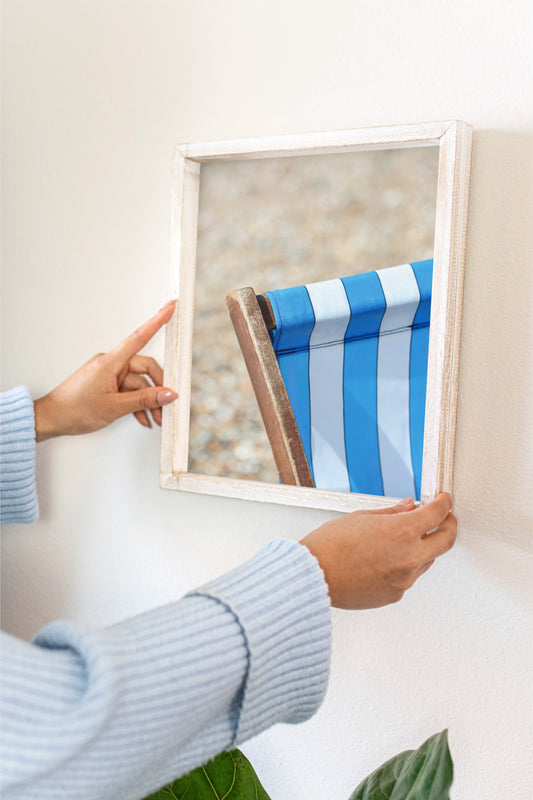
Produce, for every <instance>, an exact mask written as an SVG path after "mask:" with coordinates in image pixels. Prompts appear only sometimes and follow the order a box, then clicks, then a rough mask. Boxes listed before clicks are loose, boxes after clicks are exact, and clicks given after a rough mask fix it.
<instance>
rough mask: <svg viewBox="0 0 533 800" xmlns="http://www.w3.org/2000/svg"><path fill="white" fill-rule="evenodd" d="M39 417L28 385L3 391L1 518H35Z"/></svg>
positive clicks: (0, 410) (0, 419)
mask: <svg viewBox="0 0 533 800" xmlns="http://www.w3.org/2000/svg"><path fill="white" fill-rule="evenodd" d="M38 516H39V505H38V502H37V492H36V489H35V419H34V413H33V402H32V399H31V397H30V393H29V391H28V389H27V388H26V387H25V386H18V387H17V388H16V389H11V390H10V391H9V392H3V393H2V394H0V522H2V523H5V522H35V521H36V519H37V518H38Z"/></svg>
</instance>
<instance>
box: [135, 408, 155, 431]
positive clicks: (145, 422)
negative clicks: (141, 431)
mask: <svg viewBox="0 0 533 800" xmlns="http://www.w3.org/2000/svg"><path fill="white" fill-rule="evenodd" d="M133 416H134V417H135V419H136V420H137V421H138V422H140V423H141V425H142V426H143V428H151V427H152V423H151V422H150V420H149V419H148V414H147V413H146V411H134V412H133Z"/></svg>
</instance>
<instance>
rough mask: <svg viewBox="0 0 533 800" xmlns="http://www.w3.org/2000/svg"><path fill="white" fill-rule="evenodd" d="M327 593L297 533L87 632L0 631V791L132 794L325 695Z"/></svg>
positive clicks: (293, 718)
mask: <svg viewBox="0 0 533 800" xmlns="http://www.w3.org/2000/svg"><path fill="white" fill-rule="evenodd" d="M329 654H330V623H329V601H328V597H327V590H326V584H325V582H324V579H323V576H322V573H321V570H320V568H319V567H318V564H317V562H316V561H315V559H314V558H313V556H312V555H311V554H310V553H309V551H308V550H307V549H306V548H305V547H303V546H302V545H299V544H297V543H296V542H292V541H287V540H277V541H274V542H271V543H269V544H268V545H266V546H265V547H264V548H263V549H262V550H260V551H259V553H258V554H257V555H256V556H255V557H254V558H252V559H251V560H250V561H248V562H246V563H245V564H244V565H242V566H241V567H238V568H237V569H236V570H233V571H232V572H230V573H229V574H227V575H225V576H223V577H222V578H220V579H218V580H215V581H213V582H212V583H210V584H209V585H208V586H206V587H204V588H203V589H199V590H198V591H197V592H196V593H193V594H191V595H188V596H186V597H184V598H183V599H182V600H180V601H178V602H176V603H171V604H169V605H166V606H163V607H161V608H159V609H155V610H153V611H150V612H148V613H146V614H143V615H141V616H138V617H135V618H133V619H130V620H127V621H126V622H123V623H120V624H118V625H115V626H113V627H111V628H107V629H103V630H98V629H92V628H88V627H84V626H80V625H75V624H73V623H69V622H56V623H53V624H51V625H49V626H47V627H46V628H44V629H43V631H42V632H41V633H40V634H39V635H38V636H37V638H36V640H35V641H34V642H33V643H31V644H30V643H27V642H22V641H20V640H18V639H15V638H13V637H10V636H7V635H5V634H4V637H3V640H2V652H1V657H2V683H3V690H2V709H1V711H2V750H3V763H2V783H1V787H2V792H1V796H2V797H3V798H4V799H5V800H22V798H24V799H25V800H26V799H27V798H28V797H37V796H38V797H39V798H40V800H60V799H61V800H63V799H64V800H67V799H68V800H71V799H72V798H73V797H75V798H76V800H110V798H113V800H118V799H119V798H124V800H140V798H143V797H146V795H148V794H149V793H151V792H153V791H155V789H157V788H159V787H160V786H162V785H163V784H165V783H167V782H169V781H170V780H172V779H174V778H177V777H178V776H180V775H182V774H185V773H186V772H188V771H189V770H191V769H192V768H194V767H195V766H198V765H199V764H202V763H205V762H206V761H207V760H209V759H210V758H211V757H213V756H214V755H216V754H217V753H218V752H221V751H222V750H224V749H228V748H231V747H233V746H234V745H235V744H236V743H237V742H240V741H243V740H244V739H248V738H249V737H251V736H254V735H255V734H258V733H260V732H261V731H262V730H264V729H266V728H267V727H269V726H270V725H272V724H274V723H276V722H301V721H303V720H305V719H307V718H308V717H310V716H311V715H312V714H313V713H314V712H315V711H316V709H317V708H318V707H319V705H320V703H321V701H322V698H323V696H324V693H325V690H326V685H327V679H328V665H329Z"/></svg>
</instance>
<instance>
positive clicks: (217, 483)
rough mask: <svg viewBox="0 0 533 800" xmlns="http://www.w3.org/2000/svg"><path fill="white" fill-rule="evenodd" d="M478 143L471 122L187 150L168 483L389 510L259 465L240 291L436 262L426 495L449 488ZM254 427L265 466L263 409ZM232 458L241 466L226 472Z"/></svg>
mask: <svg viewBox="0 0 533 800" xmlns="http://www.w3.org/2000/svg"><path fill="white" fill-rule="evenodd" d="M471 141H472V128H471V126H470V125H468V124H467V123H465V122H461V121H456V120H453V121H447V122H432V123H425V124H417V125H394V126H386V127H376V128H362V129H354V130H342V131H327V132H322V133H304V134H295V135H284V136H272V137H266V138H256V139H245V140H234V141H221V142H203V143H196V144H182V145H178V146H177V147H176V151H175V157H174V174H173V189H172V205H171V232H170V290H169V297H175V298H177V301H178V302H177V304H176V312H175V314H174V316H173V318H172V320H171V321H170V323H169V324H168V326H167V333H166V343H165V385H166V386H169V387H171V388H172V389H174V390H175V391H176V392H178V394H179V398H178V400H176V402H175V403H172V404H171V405H170V406H167V407H165V408H164V410H163V429H162V451H161V486H162V487H163V488H166V489H173V490H180V491H189V492H198V493H204V494H213V495H221V496H226V497H234V498H243V499H247V500H259V501H264V502H273V503H281V504H289V505H296V506H306V507H312V508H322V509H331V510H338V511H350V510H355V509H358V508H379V507H385V506H388V505H391V501H393V500H394V499H395V498H392V497H390V496H384V495H378V494H361V493H358V492H354V491H337V490H332V489H321V488H314V487H309V486H298V485H287V484H283V483H281V482H280V480H279V475H278V474H277V472H276V469H275V465H274V461H273V460H272V464H271V465H270V466H269V465H267V468H266V469H265V472H264V475H263V473H262V472H261V471H260V470H259V469H255V467H254V469H252V467H251V466H250V465H253V463H255V461H257V460H258V456H257V452H256V449H257V448H255V445H252V444H249V443H248V441H247V433H246V430H245V428H246V425H245V423H246V424H248V421H249V418H251V417H252V416H253V415H254V413H255V398H254V397H253V393H252V392H251V390H250V388H249V387H248V386H247V384H245V382H244V381H246V380H248V379H247V377H246V372H245V369H244V362H243V359H242V354H241V352H240V350H239V347H238V344H237V341H236V339H235V336H234V333H233V329H232V326H231V323H230V320H229V316H228V315H227V311H226V308H225V302H224V301H225V296H226V295H227V294H228V293H230V292H232V291H233V290H235V289H238V288H239V287H240V286H246V285H251V286H253V287H254V289H256V288H257V289H258V291H259V290H260V291H267V290H269V289H279V288H285V286H290V285H291V281H293V282H294V281H295V280H296V282H298V280H299V278H294V274H296V275H297V276H298V275H300V274H303V275H304V278H303V279H302V280H301V281H300V282H301V283H306V284H307V283H308V279H309V278H311V280H313V281H315V280H323V279H324V280H328V279H330V278H333V277H336V278H339V277H341V276H344V275H348V274H352V273H353V272H354V271H355V272H366V271H369V270H371V269H375V268H376V267H387V266H392V264H394V263H398V259H400V260H401V261H402V262H403V261H406V260H409V261H418V260H419V259H420V258H432V260H433V282H432V290H431V322H430V326H429V347H428V356H427V384H426V395H425V396H426V402H425V422H424V426H423V459H422V467H421V489H420V499H421V502H427V501H428V500H430V499H432V498H433V497H434V496H435V495H436V494H437V493H438V492H440V491H451V490H452V486H453V461H454V447H455V428H456V410H457V392H458V373H459V348H460V338H461V319H462V299H463V278H464V266H465V244H466V230H467V211H468V193H469V179H470V159H471ZM406 151H409V153H407V152H406ZM364 154H373V155H368V156H365V155H364ZM415 155H416V161H411V160H410V159H411V157H412V156H413V157H414V156H415ZM365 159H366V161H365ZM395 159H396V161H395ZM398 159H399V160H398ZM394 164H396V165H397V167H398V169H397V174H396V173H395V172H394V169H396V167H394ZM214 165H215V166H214ZM393 167H394V169H393ZM267 168H268V169H267ZM217 170H218V171H217ZM417 170H418V172H417ZM424 170H426V172H425V171H424ZM428 170H429V172H428ZM415 174H416V175H419V178H418V183H416V181H415V178H414V176H415ZM221 176H222V178H223V180H219V179H220V177H221ZM426 176H429V177H426ZM365 181H366V182H365ZM389 183H390V185H389ZM241 185H242V186H244V189H243V190H242V191H241V189H240V188H239V187H241ZM306 187H307V188H306ZM398 187H400V188H398ZM307 191H309V192H311V194H310V195H306V194H305V192H307ZM204 198H205V202H204ZM421 198H422V199H423V198H426V205H425V206H424V207H422V206H420V208H419V207H418V205H417V203H418V201H419V200H421ZM328 204H329V205H328ZM199 209H200V212H199ZM293 212H294V217H295V218H294V220H293V219H290V217H291V214H292V213H293ZM422 218H424V220H426V221H427V225H426V227H425V228H424V230H423V231H422V233H420V228H421V220H422ZM261 225H262V226H263V227H261ZM336 225H337V227H336ZM302 231H303V233H302ZM330 236H331V240H330V239H329V237H330ZM306 237H308V238H306ZM204 240H205V241H204ZM206 242H207V243H206ZM235 248H237V249H235ZM239 248H240V249H239ZM394 248H396V249H394ZM413 251H416V252H413ZM397 254H398V255H397ZM379 259H384V260H385V262H386V263H383V262H380V261H379ZM387 259H388V260H389V261H387ZM394 259H396V261H395V260H394ZM315 261H316V262H317V264H318V266H316V265H315ZM241 262H242V263H241ZM324 265H326V266H327V269H326V273H325V274H322V273H321V271H320V270H321V268H322V266H324ZM315 266H316V269H315ZM293 267H294V270H298V269H299V270H300V272H299V273H298V272H297V271H296V272H294V270H293ZM280 284H281V285H280ZM210 314H212V316H211V317H210V316H209V315H210ZM219 320H220V322H219ZM224 326H225V327H224ZM226 336H227V337H229V338H228V339H227V341H228V344H223V342H225V341H226V339H225V337H226ZM200 340H201V341H202V345H201V347H200V346H199V349H198V350H195V347H196V342H197V341H198V342H199V341H200ZM230 340H231V341H230ZM202 347H203V350H202ZM231 348H233V349H231ZM213 353H215V354H217V355H218V357H219V359H220V360H219V362H213V363H211V361H210V358H211V354H213ZM206 354H207V355H208V356H209V358H208V357H207V356H206ZM237 372H239V375H240V374H241V372H242V374H243V375H244V377H243V378H239V381H240V383H238V384H236V383H235V380H236V378H235V375H236V374H237ZM195 380H196V384H195ZM226 384H227V385H226ZM195 386H196V387H197V388H195ZM224 387H225V389H224ZM204 390H205V391H206V392H208V393H209V392H210V395H209V396H208V397H207V398H204V397H203V396H202V395H201V392H202V391H204ZM197 398H199V400H197ZM191 399H192V406H191ZM245 401H246V403H247V404H248V405H247V409H249V411H243V407H242V403H244V402H245ZM253 423H254V426H255V429H256V430H257V436H258V437H259V438H261V437H262V439H261V442H262V443H264V448H263V449H264V452H265V453H266V456H265V458H267V459H268V458H269V456H270V451H269V445H268V440H267V439H266V435H265V433H264V430H263V429H262V426H261V420H260V417H259V415H258V414H257V415H256V418H254V420H253ZM200 425H205V427H204V428H201V427H199V426H200ZM222 429H224V433H223V435H221V434H220V431H221V430H222ZM216 436H219V438H218V439H217V438H216ZM232 437H233V438H232ZM261 446H263V444H262V445H261ZM204 451H205V452H204ZM225 453H228V454H230V455H232V454H234V453H236V454H237V455H238V456H239V457H240V464H241V465H240V466H239V465H237V467H235V468H234V467H233V466H231V464H230V463H229V462H228V464H226V463H224V462H223V459H221V458H219V456H220V455H221V454H222V456H223V455H225ZM217 459H218V461H220V462H221V465H220V466H217V463H218V461H217ZM269 470H270V472H269ZM265 475H266V477H265Z"/></svg>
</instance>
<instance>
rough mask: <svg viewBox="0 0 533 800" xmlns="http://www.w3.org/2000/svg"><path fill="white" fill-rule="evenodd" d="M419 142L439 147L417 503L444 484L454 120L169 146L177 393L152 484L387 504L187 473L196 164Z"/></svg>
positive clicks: (456, 344)
mask: <svg viewBox="0 0 533 800" xmlns="http://www.w3.org/2000/svg"><path fill="white" fill-rule="evenodd" d="M423 146H433V147H439V168H438V181H437V202H436V219H435V245H434V253H433V261H434V264H433V290H432V301H431V325H430V339H429V356H428V377H427V397H426V420H425V429H424V456H423V465H422V488H421V501H422V502H427V501H428V500H431V499H432V498H433V497H434V496H435V495H436V494H437V493H438V492H441V491H451V490H452V487H453V462H454V452H455V428H456V415H457V391H458V377H459V349H460V339H461V322H462V301H463V283H464V263H465V247H466V228H467V214H468V194H469V184H470V160H471V146H472V127H471V126H470V125H468V124H467V123H465V122H461V121H458V120H452V121H447V122H431V123H424V124H418V125H394V126H387V127H379V128H360V129H354V130H342V131H329V132H324V133H304V134H295V135H288V136H272V137H267V138H260V139H238V140H233V141H221V142H202V143H198V144H183V145H178V146H177V147H176V151H175V157H174V169H173V190H172V205H171V232H170V292H169V297H175V298H177V303H176V311H175V313H174V315H173V317H172V319H171V320H170V322H169V323H168V325H167V331H166V342H165V386H168V387H169V388H172V389H174V390H175V391H177V392H178V394H179V397H178V399H177V400H176V401H175V402H174V403H172V404H171V405H169V406H166V407H164V408H163V429H162V445H161V486H162V488H165V489H177V490H183V491H189V492H198V493H201V494H212V495H221V496H224V497H234V498H242V499H246V500H260V501H263V502H270V503H281V504H285V505H295V506H304V507H309V508H322V509H329V510H334V511H353V510H355V509H361V508H382V507H385V506H388V505H390V504H391V499H393V498H388V497H378V496H375V495H363V494H351V493H345V492H336V491H330V490H323V489H314V488H307V487H303V486H285V485H281V484H278V483H276V484H273V483H262V482H259V481H250V480H245V479H240V478H220V477H216V476H212V475H199V474H192V473H189V472H188V471H187V464H188V449H189V408H190V395H191V367H192V334H193V315H194V281H195V268H196V240H197V222H198V197H199V187H200V168H201V165H202V163H208V162H210V161H232V160H242V159H256V158H273V157H285V156H298V155H302V156H303V155H320V154H324V155H325V154H330V153H347V152H359V151H364V150H388V149H392V148H403V147H423ZM229 288H231V287H229Z"/></svg>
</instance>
